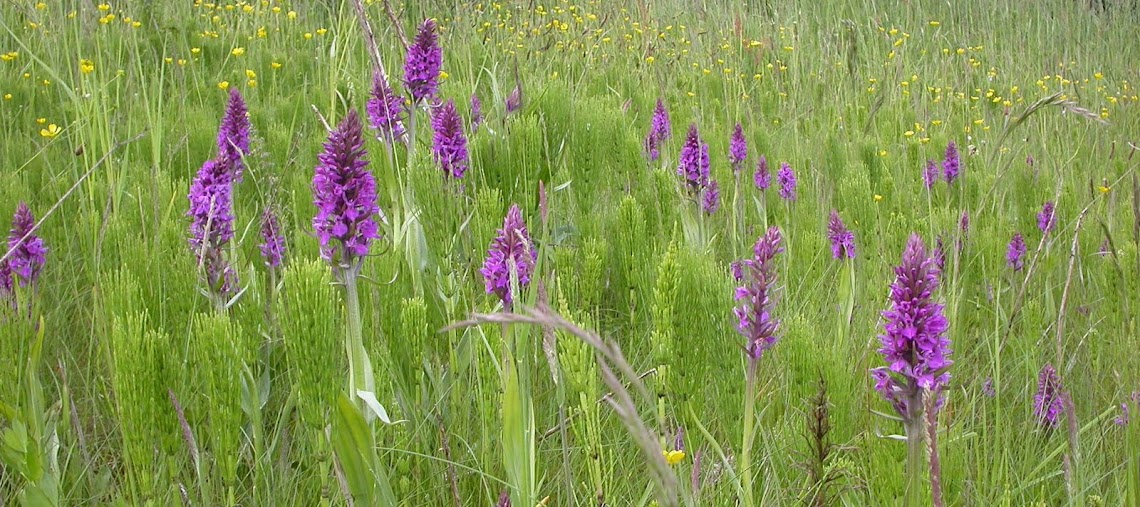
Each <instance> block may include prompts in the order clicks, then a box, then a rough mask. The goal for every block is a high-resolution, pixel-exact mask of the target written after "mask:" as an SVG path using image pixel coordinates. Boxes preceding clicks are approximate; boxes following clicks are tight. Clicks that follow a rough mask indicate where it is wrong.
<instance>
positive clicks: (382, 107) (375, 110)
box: [367, 73, 407, 144]
mask: <svg viewBox="0 0 1140 507" xmlns="http://www.w3.org/2000/svg"><path fill="white" fill-rule="evenodd" d="M367 112H368V120H369V123H371V124H372V125H371V126H372V128H373V129H375V130H376V135H377V137H378V138H379V139H380V140H381V141H383V142H385V143H387V144H392V143H394V142H396V141H397V140H400V139H403V137H404V134H405V133H406V130H405V129H404V117H405V114H406V112H407V110H406V109H405V108H404V97H402V96H400V95H398V94H397V93H396V91H395V90H393V89H392V87H391V86H390V85H389V84H388V82H387V81H386V80H385V79H384V77H383V76H381V75H380V73H376V74H374V75H373V76H372V93H371V97H370V98H369V99H368V104H367Z"/></svg>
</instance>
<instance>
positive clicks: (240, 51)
mask: <svg viewBox="0 0 1140 507" xmlns="http://www.w3.org/2000/svg"><path fill="white" fill-rule="evenodd" d="M230 54H231V55H234V56H241V55H244V54H245V48H234V49H233V50H232V51H230Z"/></svg>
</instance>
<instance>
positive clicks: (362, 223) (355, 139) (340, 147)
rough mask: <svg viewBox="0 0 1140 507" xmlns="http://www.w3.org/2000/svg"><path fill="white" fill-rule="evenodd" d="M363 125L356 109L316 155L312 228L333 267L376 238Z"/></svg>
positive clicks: (353, 261) (355, 257) (347, 263)
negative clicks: (314, 207) (314, 210)
mask: <svg viewBox="0 0 1140 507" xmlns="http://www.w3.org/2000/svg"><path fill="white" fill-rule="evenodd" d="M362 129H363V127H362V126H361V124H360V117H359V116H358V115H357V114H356V111H355V110H349V112H348V115H347V116H345V118H344V120H342V121H341V123H340V125H338V126H337V128H336V129H334V130H333V131H332V132H330V133H329V138H328V141H327V142H325V149H324V151H323V152H322V153H321V154H320V155H318V157H317V161H318V162H317V167H316V171H315V173H314V174H313V187H312V188H313V204H314V205H316V207H317V214H316V216H314V217H313V230H314V231H315V232H316V234H317V239H318V240H320V243H321V257H322V258H323V259H325V260H326V261H329V262H330V263H332V264H333V265H334V266H335V267H349V268H351V267H353V266H356V265H357V263H358V261H359V259H361V258H363V257H364V256H366V255H368V249H369V246H370V245H371V243H372V240H374V239H377V238H379V237H380V232H379V228H378V226H377V224H376V220H375V215H376V214H377V213H379V212H380V206H379V205H378V204H377V202H376V180H375V179H374V178H373V176H372V173H370V172H368V170H367V169H366V168H367V167H368V161H367V160H365V159H364V157H365V156H366V155H367V152H366V151H365V150H364V135H363V133H362Z"/></svg>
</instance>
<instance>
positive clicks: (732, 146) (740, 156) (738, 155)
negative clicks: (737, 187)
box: [728, 123, 748, 173]
mask: <svg viewBox="0 0 1140 507" xmlns="http://www.w3.org/2000/svg"><path fill="white" fill-rule="evenodd" d="M747 159H748V141H746V140H745V139H744V127H742V126H740V124H739V123H737V124H736V128H734V129H733V130H732V139H731V140H730V141H729V143H728V161H729V162H730V163H732V172H733V173H738V172H740V168H742V167H744V161H745V160H747Z"/></svg>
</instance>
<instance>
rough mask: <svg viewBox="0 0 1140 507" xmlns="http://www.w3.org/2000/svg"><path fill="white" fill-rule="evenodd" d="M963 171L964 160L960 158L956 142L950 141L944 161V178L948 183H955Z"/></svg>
mask: <svg viewBox="0 0 1140 507" xmlns="http://www.w3.org/2000/svg"><path fill="white" fill-rule="evenodd" d="M961 170H962V160H961V158H960V157H959V156H958V145H956V144H954V141H950V143H949V144H947V145H946V154H945V156H944V157H943V159H942V176H943V177H944V178H946V183H954V180H956V179H958V175H959V174H960V173H961Z"/></svg>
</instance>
